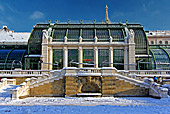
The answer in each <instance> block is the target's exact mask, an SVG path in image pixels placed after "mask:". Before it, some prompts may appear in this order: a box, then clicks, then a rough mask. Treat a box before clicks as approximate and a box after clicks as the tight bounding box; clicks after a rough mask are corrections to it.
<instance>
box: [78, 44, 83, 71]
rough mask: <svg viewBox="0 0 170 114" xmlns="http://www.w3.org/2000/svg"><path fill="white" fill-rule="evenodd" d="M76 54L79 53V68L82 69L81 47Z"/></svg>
mask: <svg viewBox="0 0 170 114" xmlns="http://www.w3.org/2000/svg"><path fill="white" fill-rule="evenodd" d="M78 53H79V55H78V56H79V57H78V58H79V68H82V67H83V64H82V63H83V49H82V47H79V49H78Z"/></svg>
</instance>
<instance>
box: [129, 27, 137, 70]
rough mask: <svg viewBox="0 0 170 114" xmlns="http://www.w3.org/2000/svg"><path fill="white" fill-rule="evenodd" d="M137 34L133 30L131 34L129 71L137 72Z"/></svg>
mask: <svg viewBox="0 0 170 114" xmlns="http://www.w3.org/2000/svg"><path fill="white" fill-rule="evenodd" d="M134 39H135V33H134V31H133V29H130V32H129V64H130V65H129V70H136V59H135V41H134Z"/></svg>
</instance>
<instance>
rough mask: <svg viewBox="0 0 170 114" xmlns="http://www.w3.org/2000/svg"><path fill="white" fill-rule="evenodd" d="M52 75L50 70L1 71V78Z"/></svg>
mask: <svg viewBox="0 0 170 114" xmlns="http://www.w3.org/2000/svg"><path fill="white" fill-rule="evenodd" d="M44 73H47V74H49V73H50V70H0V77H15V76H17V77H22V76H41V75H42V74H44Z"/></svg>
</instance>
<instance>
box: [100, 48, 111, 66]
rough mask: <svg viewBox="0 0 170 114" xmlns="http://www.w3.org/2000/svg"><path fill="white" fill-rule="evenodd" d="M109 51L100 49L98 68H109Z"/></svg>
mask: <svg viewBox="0 0 170 114" xmlns="http://www.w3.org/2000/svg"><path fill="white" fill-rule="evenodd" d="M109 64H110V63H109V50H108V49H98V66H99V67H109Z"/></svg>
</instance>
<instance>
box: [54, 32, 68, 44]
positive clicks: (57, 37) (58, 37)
mask: <svg viewBox="0 0 170 114" xmlns="http://www.w3.org/2000/svg"><path fill="white" fill-rule="evenodd" d="M53 31H54V33H53V42H64V37H65V36H66V31H67V30H66V29H54V30H53Z"/></svg>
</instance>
